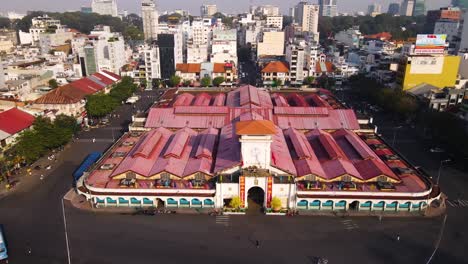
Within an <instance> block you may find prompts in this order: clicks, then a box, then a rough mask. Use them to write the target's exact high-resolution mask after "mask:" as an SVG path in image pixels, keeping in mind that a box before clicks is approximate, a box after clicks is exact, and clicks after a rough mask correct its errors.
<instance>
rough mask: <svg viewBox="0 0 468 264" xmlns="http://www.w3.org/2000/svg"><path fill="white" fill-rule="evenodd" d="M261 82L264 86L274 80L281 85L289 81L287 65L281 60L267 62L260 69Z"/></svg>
mask: <svg viewBox="0 0 468 264" xmlns="http://www.w3.org/2000/svg"><path fill="white" fill-rule="evenodd" d="M261 73H262V82H263V85H264V86H271V85H273V84H274V81H277V82H280V83H281V84H282V85H284V84H286V83H287V82H289V65H288V64H287V63H285V62H282V61H272V62H269V63H268V64H267V65H266V66H265V67H263V69H262V71H261Z"/></svg>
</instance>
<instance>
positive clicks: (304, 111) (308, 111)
mask: <svg viewBox="0 0 468 264" xmlns="http://www.w3.org/2000/svg"><path fill="white" fill-rule="evenodd" d="M273 112H274V113H275V114H276V115H315V116H317V115H325V116H327V115H328V108H326V107H289V106H287V107H275V108H274V111H273Z"/></svg>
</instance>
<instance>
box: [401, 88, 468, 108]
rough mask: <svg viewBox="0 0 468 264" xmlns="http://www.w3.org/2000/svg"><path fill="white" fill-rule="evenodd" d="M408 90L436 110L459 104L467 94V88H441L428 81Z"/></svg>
mask: <svg viewBox="0 0 468 264" xmlns="http://www.w3.org/2000/svg"><path fill="white" fill-rule="evenodd" d="M406 92H407V93H408V94H410V95H412V96H414V97H416V98H417V99H419V100H420V101H421V102H422V103H424V104H425V105H427V107H429V109H432V110H435V111H444V110H446V109H447V108H449V107H453V106H456V105H459V104H461V103H462V102H463V97H464V96H465V89H450V88H444V89H440V88H439V87H435V86H433V85H430V84H427V83H422V84H420V85H417V86H415V87H413V88H411V89H409V90H407V91H406Z"/></svg>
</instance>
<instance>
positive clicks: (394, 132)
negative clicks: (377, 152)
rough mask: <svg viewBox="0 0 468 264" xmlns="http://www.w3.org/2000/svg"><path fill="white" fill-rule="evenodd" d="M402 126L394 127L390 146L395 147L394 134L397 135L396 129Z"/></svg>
mask: <svg viewBox="0 0 468 264" xmlns="http://www.w3.org/2000/svg"><path fill="white" fill-rule="evenodd" d="M400 128H402V126H398V127H395V128H394V129H393V140H392V147H395V141H396V136H397V130H398V129H400Z"/></svg>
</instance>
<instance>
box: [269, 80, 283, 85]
mask: <svg viewBox="0 0 468 264" xmlns="http://www.w3.org/2000/svg"><path fill="white" fill-rule="evenodd" d="M281 85H283V81H281V80H280V79H274V80H273V84H272V85H271V87H280V86H281Z"/></svg>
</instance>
